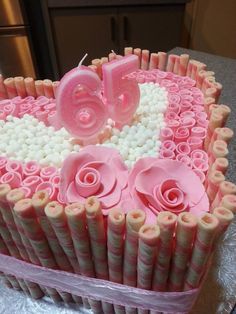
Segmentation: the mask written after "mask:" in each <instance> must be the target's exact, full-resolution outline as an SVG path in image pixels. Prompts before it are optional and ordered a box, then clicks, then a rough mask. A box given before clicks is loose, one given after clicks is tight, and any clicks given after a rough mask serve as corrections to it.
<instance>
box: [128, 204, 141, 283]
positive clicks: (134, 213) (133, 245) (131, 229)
mask: <svg viewBox="0 0 236 314" xmlns="http://www.w3.org/2000/svg"><path fill="white" fill-rule="evenodd" d="M145 219H146V216H145V212H144V211H142V210H138V209H137V210H131V211H129V212H128V214H127V216H126V239H125V250H124V267H123V283H124V284H125V285H128V286H132V287H136V284H137V256H138V239H139V235H138V232H139V229H140V228H141V227H142V225H143V224H144V222H145Z"/></svg>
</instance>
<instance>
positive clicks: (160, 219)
mask: <svg viewBox="0 0 236 314" xmlns="http://www.w3.org/2000/svg"><path fill="white" fill-rule="evenodd" d="M176 221H177V216H176V215H175V214H173V213H171V212H160V213H159V215H158V216H157V225H158V226H159V228H160V230H161V233H160V247H159V252H158V256H157V259H156V264H155V269H154V274H153V280H152V288H153V290H154V291H165V290H166V286H167V279H168V275H169V267H170V259H171V255H172V247H173V234H174V232H175V226H176Z"/></svg>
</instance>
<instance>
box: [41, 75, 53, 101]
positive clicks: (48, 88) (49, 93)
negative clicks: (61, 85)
mask: <svg viewBox="0 0 236 314" xmlns="http://www.w3.org/2000/svg"><path fill="white" fill-rule="evenodd" d="M43 90H44V95H45V96H46V97H47V98H53V97H54V92H53V87H52V81H51V80H47V79H46V80H43Z"/></svg>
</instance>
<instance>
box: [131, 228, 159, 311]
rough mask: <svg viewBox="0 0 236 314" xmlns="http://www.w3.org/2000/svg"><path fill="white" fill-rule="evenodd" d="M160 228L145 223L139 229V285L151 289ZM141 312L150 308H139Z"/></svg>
mask: <svg viewBox="0 0 236 314" xmlns="http://www.w3.org/2000/svg"><path fill="white" fill-rule="evenodd" d="M159 237H160V228H159V227H158V226H157V225H149V224H145V225H143V226H142V227H141V228H140V229H139V245H138V268H137V287H138V288H142V289H146V290H150V289H151V287H152V275H153V268H154V261H155V258H156V254H157V250H158V243H159ZM138 313H139V314H148V313H149V311H148V310H142V309H138Z"/></svg>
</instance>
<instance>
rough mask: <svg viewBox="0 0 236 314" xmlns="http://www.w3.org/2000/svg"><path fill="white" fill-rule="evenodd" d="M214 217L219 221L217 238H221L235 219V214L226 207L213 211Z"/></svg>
mask: <svg viewBox="0 0 236 314" xmlns="http://www.w3.org/2000/svg"><path fill="white" fill-rule="evenodd" d="M213 215H214V216H215V217H216V218H217V219H218V220H219V228H218V234H217V236H218V237H220V236H221V235H222V234H223V233H224V232H225V231H226V229H227V228H228V226H229V225H230V223H231V222H232V220H233V219H234V214H233V212H232V211H231V210H229V209H227V208H225V207H216V208H215V209H214V210H213ZM217 240H218V239H217Z"/></svg>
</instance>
